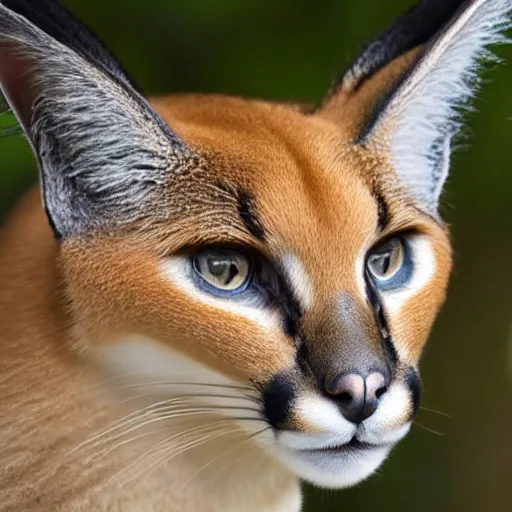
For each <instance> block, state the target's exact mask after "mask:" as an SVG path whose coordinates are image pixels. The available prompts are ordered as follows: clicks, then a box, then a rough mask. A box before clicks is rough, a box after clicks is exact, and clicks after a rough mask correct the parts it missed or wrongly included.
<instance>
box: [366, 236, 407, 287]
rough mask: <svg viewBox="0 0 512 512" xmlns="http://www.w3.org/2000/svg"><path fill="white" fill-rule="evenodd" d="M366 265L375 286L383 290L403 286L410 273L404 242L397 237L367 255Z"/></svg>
mask: <svg viewBox="0 0 512 512" xmlns="http://www.w3.org/2000/svg"><path fill="white" fill-rule="evenodd" d="M366 265H367V269H368V271H369V273H370V275H371V277H372V278H373V279H374V280H375V282H376V284H377V286H379V287H380V288H382V289H384V290H390V289H395V288H398V287H399V286H401V285H403V284H404V283H405V282H406V281H407V280H408V278H409V277H410V274H411V271H412V262H411V259H410V257H409V254H408V248H407V246H406V242H405V241H404V240H403V239H402V238H397V237H396V238H391V239H390V240H387V241H386V242H384V243H383V244H381V245H379V246H377V247H376V248H374V249H373V250H372V251H371V252H370V254H369V255H368V258H367V263H366Z"/></svg>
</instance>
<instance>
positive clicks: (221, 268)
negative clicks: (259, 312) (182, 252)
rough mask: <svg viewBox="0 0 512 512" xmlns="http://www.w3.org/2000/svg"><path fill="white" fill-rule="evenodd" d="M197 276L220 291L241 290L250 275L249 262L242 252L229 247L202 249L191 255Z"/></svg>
mask: <svg viewBox="0 0 512 512" xmlns="http://www.w3.org/2000/svg"><path fill="white" fill-rule="evenodd" d="M193 267H194V270H195V272H196V273H197V274H198V276H199V277H200V278H201V279H202V280H203V281H204V283H206V284H207V285H209V286H210V287H213V288H214V289H215V290H217V291H221V292H241V291H243V290H245V289H246V288H247V284H248V283H249V280H250V277H251V262H250V260H249V258H247V257H246V256H244V255H243V254H241V253H239V252H236V251H232V250H229V249H204V250H202V251H201V252H199V253H197V254H196V255H194V257H193Z"/></svg>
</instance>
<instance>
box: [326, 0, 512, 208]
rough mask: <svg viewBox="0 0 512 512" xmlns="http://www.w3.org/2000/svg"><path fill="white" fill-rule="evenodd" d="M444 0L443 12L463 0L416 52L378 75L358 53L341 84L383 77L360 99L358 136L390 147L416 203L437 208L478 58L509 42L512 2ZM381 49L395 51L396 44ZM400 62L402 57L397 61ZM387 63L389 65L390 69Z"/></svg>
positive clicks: (353, 86) (351, 86)
mask: <svg viewBox="0 0 512 512" xmlns="http://www.w3.org/2000/svg"><path fill="white" fill-rule="evenodd" d="M444 4H445V10H444V11H443V12H444V15H446V14H447V13H450V12H451V11H454V7H457V5H456V4H461V5H460V7H459V8H458V9H456V10H455V12H453V14H452V15H451V16H449V19H448V20H446V21H445V22H444V23H442V27H441V28H440V30H438V31H437V32H436V33H435V34H434V35H433V36H431V37H430V38H428V40H427V41H426V42H424V44H423V46H422V47H421V49H417V50H416V51H414V50H413V55H411V57H409V58H407V56H406V55H405V56H402V57H398V59H395V60H394V61H391V62H390V64H388V65H387V66H385V68H381V70H380V71H379V72H380V73H381V75H380V78H379V76H378V74H379V72H377V73H376V74H375V75H373V76H372V75H368V73H367V71H365V69H366V70H371V69H374V68H375V64H368V62H369V61H368V59H367V58H362V61H361V59H359V61H358V62H359V64H357V63H356V65H355V66H354V67H353V68H352V69H351V70H350V71H349V73H348V74H347V75H346V77H345V79H344V81H343V82H342V84H341V85H340V87H341V89H345V90H348V91H349V93H350V91H351V92H352V94H356V95H357V89H362V88H363V87H364V82H365V81H371V80H372V79H374V78H375V77H377V78H378V79H377V80H376V82H377V83H376V84H374V91H373V92H375V94H374V96H371V97H369V96H367V97H366V98H365V101H363V102H361V103H360V104H359V107H361V104H362V103H364V107H365V108H362V109H361V110H362V111H364V116H361V117H360V118H359V120H358V123H357V125H356V126H354V127H355V128H356V130H355V132H354V135H355V138H356V140H357V142H358V143H359V144H361V145H365V146H368V147H372V148H373V149H375V150H377V151H379V152H381V153H384V154H386V155H388V158H389V160H390V162H391V164H392V166H393V168H394V170H395V172H396V174H397V175H398V178H399V181H400V183H401V185H402V186H403V188H404V189H405V191H406V192H407V193H408V194H409V196H410V197H411V198H412V199H413V200H414V202H415V204H416V205H417V207H418V208H420V209H422V210H424V211H425V212H427V213H428V214H430V215H433V216H437V215H438V213H437V209H438V203H439V197H440V194H441V191H442V187H443V184H444V182H445V180H446V177H447V174H448V168H449V162H450V151H451V141H452V138H453V136H454V135H456V134H457V133H458V131H459V129H460V127H461V112H462V111H463V110H464V109H465V108H467V107H468V104H469V102H470V100H471V98H472V96H473V94H474V92H475V89H476V87H477V85H478V74H477V72H478V65H479V64H480V63H481V62H482V60H484V59H486V58H489V54H488V52H487V50H486V48H487V46H488V45H490V44H494V43H500V42H504V40H505V38H504V37H503V35H502V33H503V31H504V29H506V28H507V27H508V26H509V21H510V18H509V15H510V11H511V10H512V0H467V1H465V2H449V1H447V2H444ZM429 6H432V9H434V10H435V9H436V8H439V7H440V6H441V3H440V2H437V1H430V2H429V1H427V0H425V1H424V2H422V3H420V5H419V6H418V7H417V8H416V12H417V13H421V12H423V15H424V16H425V17H427V11H425V9H427V8H428V7H429ZM414 12H415V11H414V9H413V10H412V11H410V13H409V14H408V15H406V17H407V16H411V13H413V14H414ZM438 12H441V11H438ZM440 19H442V16H440V17H439V19H438V21H439V20H440ZM419 23H421V19H416V22H415V23H413V25H415V24H419ZM431 28H432V27H431ZM392 32H393V31H391V33H392ZM424 35H426V33H425V34H424ZM392 39H393V38H392ZM421 39H423V37H422V38H421ZM415 41H417V39H416V40H414V38H413V39H412V40H410V41H409V43H408V44H407V45H405V46H404V49H405V50H406V51H407V49H408V48H409V47H410V46H411V45H412V44H413V43H414V42H415ZM384 42H386V38H384ZM395 42H396V41H395ZM374 44H375V43H374ZM371 47H372V45H370V48H369V50H370V49H371ZM377 47H379V45H377ZM369 50H367V51H369ZM384 53H385V54H387V55H388V57H391V58H392V57H393V56H394V55H395V53H396V52H395V51H391V50H387V51H384ZM388 60H389V58H386V59H384V61H388ZM397 62H399V63H400V64H402V65H400V66H397ZM393 64H394V65H395V67H393ZM397 68H398V69H397ZM389 69H391V72H388V73H386V72H387V71H388V70H389ZM385 77H388V78H390V79H389V80H385ZM354 91H356V92H355V93H354ZM331 109H332V105H331ZM356 110H357V108H356ZM324 115H325V114H324ZM331 116H332V110H331ZM363 120H364V122H363V123H362V122H361V121H363Z"/></svg>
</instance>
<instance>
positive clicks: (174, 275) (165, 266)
mask: <svg viewBox="0 0 512 512" xmlns="http://www.w3.org/2000/svg"><path fill="white" fill-rule="evenodd" d="M161 269H162V274H163V276H164V277H165V279H167V280H169V281H170V282H171V283H172V284H173V286H175V287H176V288H178V289H179V290H180V291H181V292H183V293H185V294H186V295H187V296H188V297H189V298H190V299H192V300H194V301H198V302H202V303H204V304H207V305H208V306H210V307H212V308H217V309H220V310H222V311H227V312H228V313H232V314H234V315H238V316H241V317H244V318H246V319H247V320H250V321H251V322H254V323H256V324H258V326H259V327H260V328H262V329H267V330H270V331H275V330H276V329H280V328H281V327H280V318H279V314H278V313H277V312H276V311H272V310H270V309H269V308H266V307H263V306H261V305H260V304H258V303H255V304H254V305H251V303H250V302H248V303H243V302H241V301H238V300H236V298H230V299H224V298H221V297H215V296H213V295H210V294H209V293H207V292H205V291H203V290H201V289H200V288H199V287H198V286H197V285H196V284H195V283H194V281H193V279H192V277H191V272H192V271H193V270H192V266H191V264H190V261H189V260H188V258H186V257H184V256H172V257H170V258H168V259H166V260H165V261H163V262H162V263H161ZM255 302H256V301H255ZM213 327H214V326H212V328H213Z"/></svg>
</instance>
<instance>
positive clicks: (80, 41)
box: [1, 0, 136, 88]
mask: <svg viewBox="0 0 512 512" xmlns="http://www.w3.org/2000/svg"><path fill="white" fill-rule="evenodd" d="M1 3H2V4H3V5H5V7H7V8H8V9H10V10H11V11H13V12H15V13H17V14H20V15H21V16H23V17H24V18H26V19H27V20H28V21H30V22H31V23H32V24H33V25H35V26H36V27H38V28H40V29H41V30H42V31H43V32H45V33H46V34H48V35H49V36H50V37H52V38H53V39H55V40H56V41H58V42H59V43H61V44H63V45H64V46H67V47H68V48H71V49H72V50H74V51H75V52H76V53H78V54H79V55H80V56H81V57H82V58H84V59H85V60H88V61H90V62H93V63H94V65H95V66H96V67H98V68H100V69H101V70H102V71H104V72H106V73H108V74H109V75H111V77H113V78H114V77H115V78H116V79H117V80H120V81H122V82H125V83H126V84H128V85H130V86H131V87H133V88H136V86H135V83H134V81H133V80H132V79H131V78H130V77H129V76H128V74H127V73H126V72H125V71H124V69H123V68H122V67H121V65H120V64H119V62H118V61H117V60H116V59H114V58H113V57H112V55H111V54H110V53H109V52H108V50H107V49H106V48H105V46H104V45H103V43H102V42H101V41H100V39H99V38H98V37H97V36H96V35H94V34H93V33H92V32H91V31H90V29H89V28H87V27H85V26H84V25H83V24H82V23H81V22H79V21H78V20H77V19H76V18H74V17H73V15H72V14H71V13H70V12H69V11H67V10H66V9H65V8H64V7H63V6H62V5H61V4H60V2H59V1H58V0H3V1H2V2H1Z"/></svg>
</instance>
